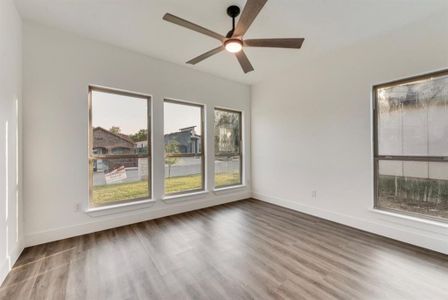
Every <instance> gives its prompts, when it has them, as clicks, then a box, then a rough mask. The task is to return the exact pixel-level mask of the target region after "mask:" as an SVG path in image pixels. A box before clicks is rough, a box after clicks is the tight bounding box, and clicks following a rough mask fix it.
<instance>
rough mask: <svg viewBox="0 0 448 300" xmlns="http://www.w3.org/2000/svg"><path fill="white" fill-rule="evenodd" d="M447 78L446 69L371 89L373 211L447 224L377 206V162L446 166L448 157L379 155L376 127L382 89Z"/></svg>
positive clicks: (439, 220) (434, 217) (431, 218)
mask: <svg viewBox="0 0 448 300" xmlns="http://www.w3.org/2000/svg"><path fill="white" fill-rule="evenodd" d="M442 76H448V69H445V70H440V71H435V72H431V73H426V74H423V75H417V76H412V77H407V78H403V79H399V80H394V81H390V82H387V83H382V84H377V85H374V86H373V87H372V113H373V209H375V210H379V211H386V212H391V213H395V214H400V215H407V216H411V217H416V218H421V219H427V220H432V221H436V222H441V223H448V219H445V218H441V217H436V216H431V215H426V214H423V213H418V212H411V211H405V210H398V209H392V208H384V207H380V206H379V205H378V203H379V197H378V196H379V195H378V190H379V162H380V161H413V162H428V163H430V162H441V163H447V164H448V156H434V155H429V156H423V155H384V154H383V155H380V154H379V149H378V145H379V142H378V133H379V130H378V125H379V113H378V109H377V108H378V105H377V103H378V90H379V89H382V88H388V87H392V86H396V85H402V84H406V83H412V82H416V81H423V80H427V79H431V78H434V77H442Z"/></svg>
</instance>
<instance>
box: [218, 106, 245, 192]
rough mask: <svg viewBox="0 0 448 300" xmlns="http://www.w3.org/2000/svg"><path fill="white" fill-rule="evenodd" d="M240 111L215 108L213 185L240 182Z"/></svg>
mask: <svg viewBox="0 0 448 300" xmlns="http://www.w3.org/2000/svg"><path fill="white" fill-rule="evenodd" d="M241 169H242V156H241V113H240V112H235V111H230V110H224V109H215V187H217V188H220V187H226V186H232V185H239V184H242V172H241Z"/></svg>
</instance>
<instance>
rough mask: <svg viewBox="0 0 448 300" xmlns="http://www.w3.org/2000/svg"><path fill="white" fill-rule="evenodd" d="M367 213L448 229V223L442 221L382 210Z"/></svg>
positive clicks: (373, 209)
mask: <svg viewBox="0 0 448 300" xmlns="http://www.w3.org/2000/svg"><path fill="white" fill-rule="evenodd" d="M369 211H371V212H373V213H376V214H379V215H383V216H389V217H393V218H396V219H401V220H408V221H412V222H418V223H421V224H427V225H432V226H437V227H441V228H448V223H446V222H443V221H437V220H430V219H424V218H419V217H414V216H410V215H406V214H400V213H396V212H392V211H387V210H382V209H378V208H370V209H369Z"/></svg>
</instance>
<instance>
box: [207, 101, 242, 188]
mask: <svg viewBox="0 0 448 300" xmlns="http://www.w3.org/2000/svg"><path fill="white" fill-rule="evenodd" d="M217 110H218V111H223V112H229V113H237V114H239V116H240V119H239V123H240V130H239V131H240V132H239V134H240V147H239V148H240V149H239V153H227V154H220V155H217V154H216V151H215V149H216V145H215V134H216V133H215V121H216V115H215V111H217ZM213 121H214V122H213V151H214V160H215V161H216V158H217V157H235V156H238V157H239V158H240V181H239V183H236V184H227V185H219V186H217V185H216V170H215V168H214V172H213V178H214V179H215V180H214V189H215V190H220V189H226V188H231V187H238V186H241V185H243V180H244V176H243V171H244V167H243V162H244V161H243V145H244V144H243V141H244V139H243V112H242V111H239V110H234V109H229V108H223V107H214V109H213ZM215 161H214V162H213V164H215Z"/></svg>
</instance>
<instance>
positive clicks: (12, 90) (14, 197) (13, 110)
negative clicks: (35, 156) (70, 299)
mask: <svg viewBox="0 0 448 300" xmlns="http://www.w3.org/2000/svg"><path fill="white" fill-rule="evenodd" d="M21 22H22V21H21V20H20V16H19V14H18V13H17V10H16V8H15V6H14V3H13V1H12V0H2V1H0V284H1V282H2V281H3V279H4V278H5V276H6V274H7V273H8V272H9V270H10V269H11V266H12V265H13V264H14V262H15V261H16V259H17V257H18V256H19V254H20V252H21V251H22V249H23V243H22V219H21V217H22V203H21V192H20V185H21V183H20V181H19V178H20V177H18V176H19V173H20V168H21V159H20V158H21V154H20V151H19V149H20V148H19V143H20V139H21V137H20V135H21V133H20V130H21V128H20V122H19V117H20V109H21V106H22V104H21V101H22V100H21V77H22V24H21Z"/></svg>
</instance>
